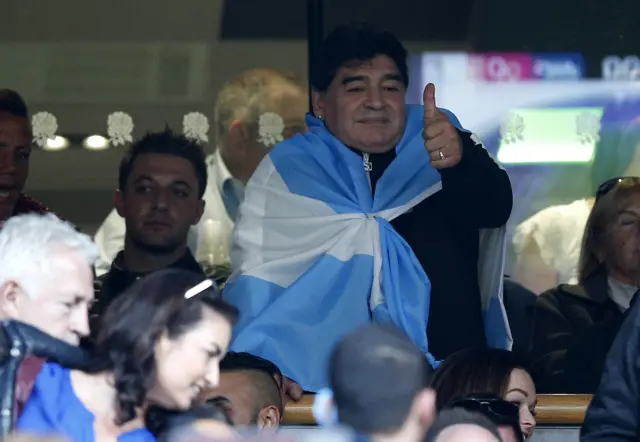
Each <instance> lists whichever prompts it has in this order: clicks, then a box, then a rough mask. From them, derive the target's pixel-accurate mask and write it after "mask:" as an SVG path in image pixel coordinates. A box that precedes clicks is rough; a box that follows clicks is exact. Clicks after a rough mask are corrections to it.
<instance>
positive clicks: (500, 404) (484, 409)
mask: <svg viewBox="0 0 640 442" xmlns="http://www.w3.org/2000/svg"><path fill="white" fill-rule="evenodd" d="M456 407H459V408H464V409H465V410H467V411H475V412H478V413H481V414H487V413H488V414H491V415H494V416H496V417H500V418H508V419H515V420H516V421H518V420H519V418H520V409H519V408H518V406H516V405H514V404H512V403H511V402H507V401H504V400H502V399H494V398H481V397H467V398H465V399H461V400H459V401H456V402H454V403H453V404H452V405H451V408H456Z"/></svg>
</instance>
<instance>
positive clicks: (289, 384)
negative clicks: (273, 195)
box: [282, 376, 304, 403]
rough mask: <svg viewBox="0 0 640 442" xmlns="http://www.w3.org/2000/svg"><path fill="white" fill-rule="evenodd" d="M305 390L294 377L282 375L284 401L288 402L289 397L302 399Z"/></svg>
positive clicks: (297, 399)
mask: <svg viewBox="0 0 640 442" xmlns="http://www.w3.org/2000/svg"><path fill="white" fill-rule="evenodd" d="M303 393H304V390H303V389H302V387H301V386H300V385H298V384H297V383H296V381H294V380H293V379H289V378H288V377H286V376H282V396H283V398H282V399H283V402H284V403H286V402H287V399H291V400H293V401H295V402H298V401H299V400H300V399H302V395H303Z"/></svg>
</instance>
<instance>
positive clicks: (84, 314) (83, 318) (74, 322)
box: [70, 306, 90, 337]
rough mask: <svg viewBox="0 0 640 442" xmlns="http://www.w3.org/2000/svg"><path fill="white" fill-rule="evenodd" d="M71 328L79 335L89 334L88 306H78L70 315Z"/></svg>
mask: <svg viewBox="0 0 640 442" xmlns="http://www.w3.org/2000/svg"><path fill="white" fill-rule="evenodd" d="M70 319H71V324H70V325H71V330H72V331H73V332H74V333H76V334H78V335H79V336H82V337H85V336H89V332H90V329H89V310H88V307H86V306H85V307H79V308H77V309H76V311H75V312H74V314H73V315H72V316H71V318H70Z"/></svg>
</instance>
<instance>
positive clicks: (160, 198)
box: [153, 190, 169, 209]
mask: <svg viewBox="0 0 640 442" xmlns="http://www.w3.org/2000/svg"><path fill="white" fill-rule="evenodd" d="M168 202H169V198H168V196H167V192H164V191H162V190H161V191H158V192H156V194H155V198H154V201H153V205H154V207H155V208H156V209H166V208H167V207H168V205H169V204H168Z"/></svg>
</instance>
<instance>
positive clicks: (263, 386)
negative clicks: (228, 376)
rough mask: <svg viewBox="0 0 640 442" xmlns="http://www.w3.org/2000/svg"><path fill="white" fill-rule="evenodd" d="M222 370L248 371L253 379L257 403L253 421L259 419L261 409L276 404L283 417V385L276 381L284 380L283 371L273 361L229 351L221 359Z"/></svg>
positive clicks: (248, 374)
mask: <svg viewBox="0 0 640 442" xmlns="http://www.w3.org/2000/svg"><path fill="white" fill-rule="evenodd" d="M220 371H221V372H225V371H237V372H240V373H246V375H247V376H249V378H250V379H251V382H250V383H251V386H252V387H253V390H254V391H253V393H254V398H253V399H254V405H255V410H254V414H255V415H254V416H253V417H252V418H253V421H257V418H258V414H259V413H260V410H262V409H263V408H264V407H266V406H268V405H275V406H276V407H277V408H278V411H279V412H280V417H282V415H283V413H284V405H283V403H282V395H281V393H280V392H281V385H278V382H277V381H276V377H278V378H279V379H281V380H282V372H281V371H280V369H279V368H278V367H277V366H276V365H275V364H274V363H273V362H271V361H268V360H266V359H264V358H261V357H260V356H254V355H252V354H250V353H234V352H229V353H227V354H226V356H225V357H224V359H222V361H220Z"/></svg>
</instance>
